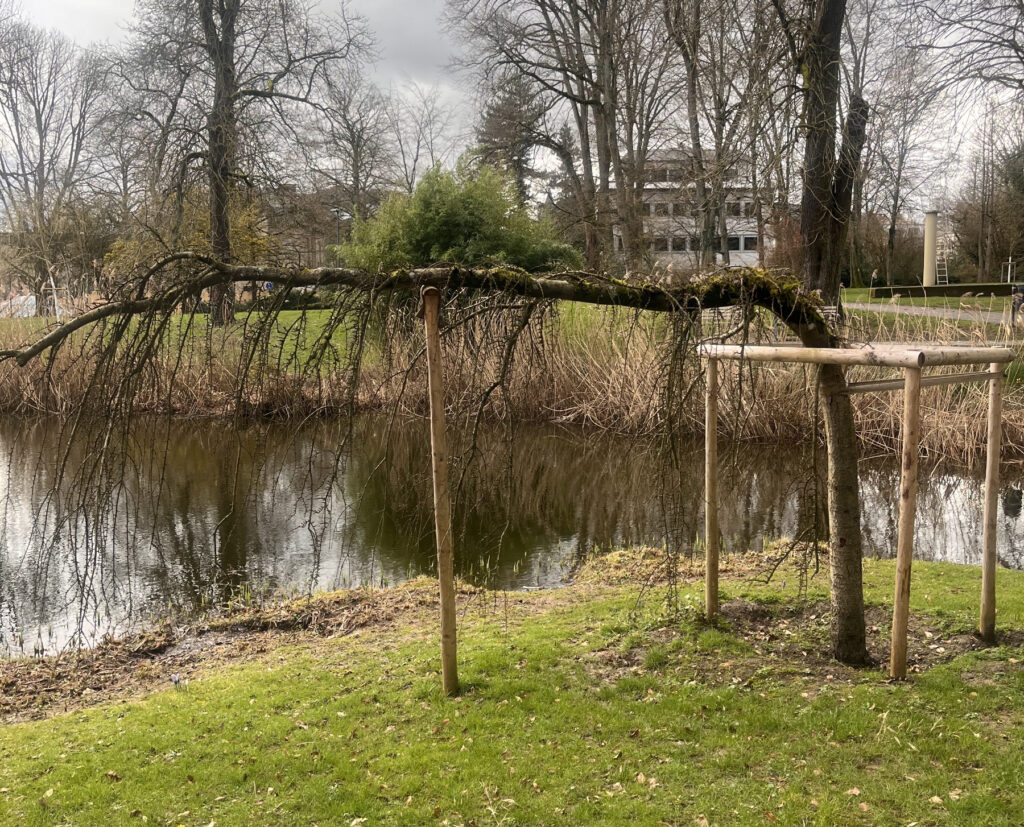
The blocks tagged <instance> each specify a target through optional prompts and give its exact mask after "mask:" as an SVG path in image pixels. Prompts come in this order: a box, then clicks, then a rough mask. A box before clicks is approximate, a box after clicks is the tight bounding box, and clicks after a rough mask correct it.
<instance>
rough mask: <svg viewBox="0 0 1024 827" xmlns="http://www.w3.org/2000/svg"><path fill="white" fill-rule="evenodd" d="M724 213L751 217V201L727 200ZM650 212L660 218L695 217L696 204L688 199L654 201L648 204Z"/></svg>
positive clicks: (752, 206)
mask: <svg viewBox="0 0 1024 827" xmlns="http://www.w3.org/2000/svg"><path fill="white" fill-rule="evenodd" d="M725 211H726V215H728V216H730V217H731V218H740V217H741V216H742V217H743V218H753V216H754V202H753V201H727V202H726V203H725ZM650 214H651V215H654V216H658V217H662V218H667V217H669V216H673V217H675V218H682V217H686V218H696V217H697V205H696V204H694V203H692V202H689V201H675V202H669V201H655V202H653V203H652V204H651V205H650Z"/></svg>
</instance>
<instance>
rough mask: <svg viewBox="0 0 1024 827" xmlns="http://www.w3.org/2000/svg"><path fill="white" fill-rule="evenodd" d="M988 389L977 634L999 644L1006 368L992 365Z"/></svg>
mask: <svg viewBox="0 0 1024 827" xmlns="http://www.w3.org/2000/svg"><path fill="white" fill-rule="evenodd" d="M990 369H991V371H992V380H991V381H990V382H989V386H988V449H987V450H988V454H987V456H986V458H985V517H984V519H985V525H984V529H983V531H982V541H981V619H980V622H979V623H978V633H979V634H980V635H981V638H982V640H984V641H985V642H986V643H995V642H996V516H997V513H998V511H997V509H998V504H999V449H1000V440H1001V437H1002V419H1003V366H1002V365H1001V364H996V363H993V364H992V365H991V366H990Z"/></svg>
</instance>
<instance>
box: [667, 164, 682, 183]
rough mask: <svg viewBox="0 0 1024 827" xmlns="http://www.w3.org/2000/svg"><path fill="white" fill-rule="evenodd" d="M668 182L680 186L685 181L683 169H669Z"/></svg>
mask: <svg viewBox="0 0 1024 827" xmlns="http://www.w3.org/2000/svg"><path fill="white" fill-rule="evenodd" d="M668 180H669V181H670V182H672V183H673V184H678V183H679V182H680V181H682V180H683V168H682V167H669V168H668Z"/></svg>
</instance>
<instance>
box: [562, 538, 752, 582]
mask: <svg viewBox="0 0 1024 827" xmlns="http://www.w3.org/2000/svg"><path fill="white" fill-rule="evenodd" d="M768 560H769V558H768V557H767V556H766V555H765V554H763V553H759V552H754V551H750V552H747V553H745V554H732V555H724V556H723V557H722V559H721V561H720V562H719V567H718V571H719V574H721V575H726V576H733V577H736V576H740V575H743V576H746V575H752V574H755V573H758V572H761V571H762V570H763V569H764V568H765V566H766V563H767V562H768ZM703 576H704V561H703V559H698V558H696V557H692V556H686V555H680V554H666V553H665V551H664V550H663V549H660V548H648V547H644V546H638V547H635V548H628V549H622V550H619V551H612V552H609V553H608V554H601V555H598V556H596V557H592V558H591V559H589V560H587V561H586V562H584V563H583V565H581V566H580V567H579V569H577V570H576V572H575V573H574V575H573V583H579V584H583V585H605V586H624V585H630V584H634V583H635V584H638V585H642V586H653V585H656V584H659V583H668V582H671V581H673V580H674V581H675V582H677V583H692V582H695V581H696V580H699V579H700V578H702V577H703Z"/></svg>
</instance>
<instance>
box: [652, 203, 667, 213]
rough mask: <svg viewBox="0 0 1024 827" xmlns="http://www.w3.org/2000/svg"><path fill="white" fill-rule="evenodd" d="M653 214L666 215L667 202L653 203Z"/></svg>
mask: <svg viewBox="0 0 1024 827" xmlns="http://www.w3.org/2000/svg"><path fill="white" fill-rule="evenodd" d="M654 214H655V215H663V216H667V215H668V201H655V202H654Z"/></svg>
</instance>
